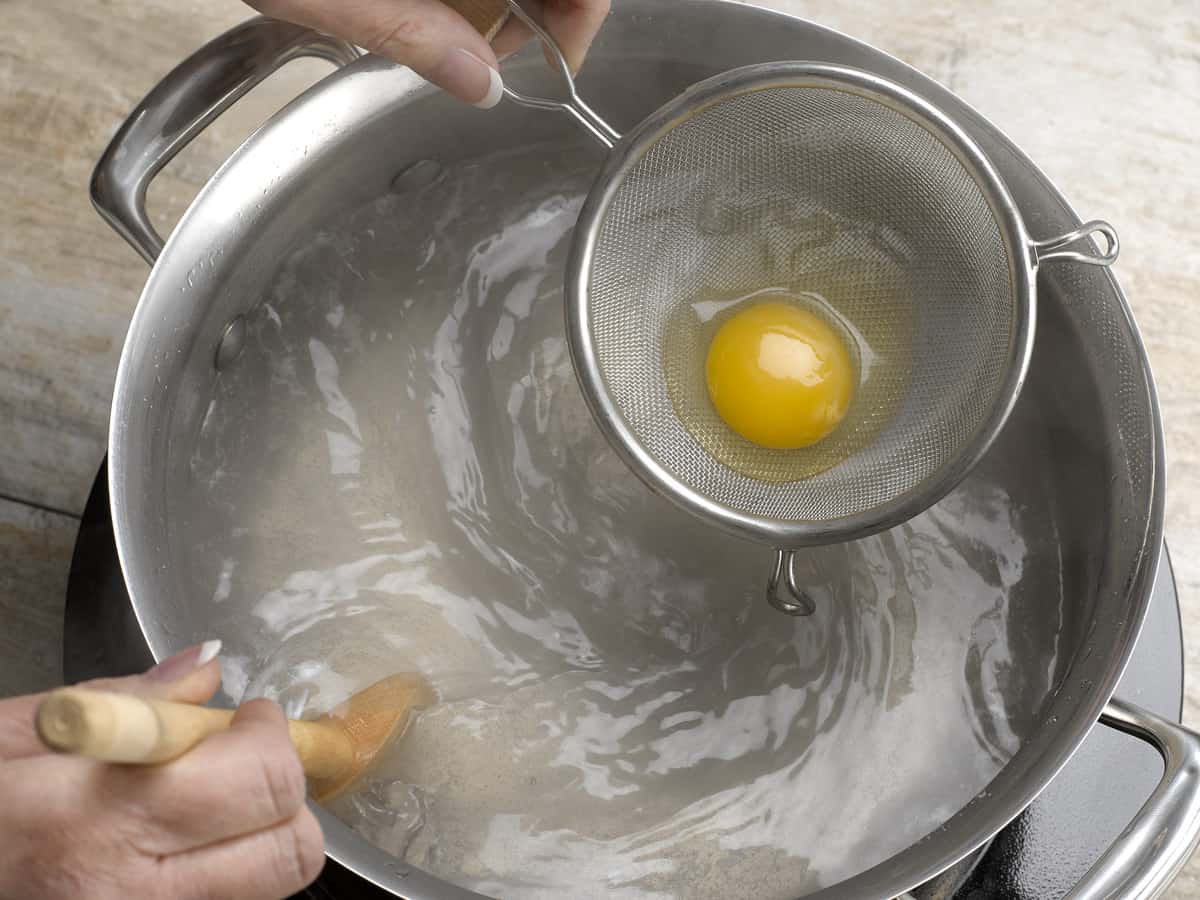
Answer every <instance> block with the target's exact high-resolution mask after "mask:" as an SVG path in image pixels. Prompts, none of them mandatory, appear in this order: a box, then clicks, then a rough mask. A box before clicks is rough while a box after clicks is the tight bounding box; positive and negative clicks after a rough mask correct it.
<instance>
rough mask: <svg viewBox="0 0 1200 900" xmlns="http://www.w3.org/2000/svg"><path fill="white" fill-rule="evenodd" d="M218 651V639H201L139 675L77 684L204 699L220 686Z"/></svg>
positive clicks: (178, 699)
mask: <svg viewBox="0 0 1200 900" xmlns="http://www.w3.org/2000/svg"><path fill="white" fill-rule="evenodd" d="M220 652H221V642H220V641H205V642H204V643H203V644H196V645H194V646H192V647H188V648H187V649H186V650H181V651H179V652H178V653H176V654H175V655H174V656H172V657H170V658H169V659H165V660H163V661H162V662H160V663H159V664H158V665H156V666H154V667H153V668H152V669H150V670H148V671H146V672H144V673H142V674H141V675H133V676H130V677H128V678H97V679H95V680H93V681H85V682H83V684H81V685H80V686H81V687H87V688H93V689H95V690H98V691H120V692H122V693H126V694H137V695H138V696H139V697H153V698H155V699H157V700H174V701H175V702H177V703H207V702H208V701H209V700H211V699H212V696H213V694H215V693H216V692H217V688H219V687H220V686H221V666H220V664H219V663H218V662H217V654H219V653H220Z"/></svg>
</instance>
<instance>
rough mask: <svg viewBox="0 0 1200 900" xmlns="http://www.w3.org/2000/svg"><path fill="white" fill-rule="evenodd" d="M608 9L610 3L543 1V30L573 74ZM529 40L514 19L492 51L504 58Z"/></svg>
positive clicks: (529, 34) (604, 0)
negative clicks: (561, 54)
mask: <svg viewBox="0 0 1200 900" xmlns="http://www.w3.org/2000/svg"><path fill="white" fill-rule="evenodd" d="M609 6H610V3H609V0H546V3H545V5H544V8H543V13H542V18H543V21H544V22H545V26H546V30H547V31H549V32H550V34H551V36H552V37H553V38H554V40H555V41H556V42H557V43H558V46H559V48H560V49H561V50H562V52H563V56H564V57H565V58H566V60H567V65H569V66H570V67H571V71H572V72H578V71H579V70H580V68H581V67H582V66H583V60H584V58H585V57H586V56H587V52H588V50H589V49H590V48H591V46H592V41H593V40H595V38H596V35H597V33H599V31H600V28H601V26H602V25H603V24H604V20H605V18H606V17H607V16H608V11H609ZM530 37H532V32H531V31H530V30H529V28H528V26H526V25H525V23H524V22H522V21H521V20H520V19H517V18H516V17H513V18H511V19H509V21H508V22H507V23H506V24H505V26H504V27H503V28H502V29H500V33H499V34H498V35H496V39H495V40H494V41H492V49H493V50H495V52H496V55H497V56H498V57H499V58H501V59H503V58H504V57H506V56H508V55H510V54H512V53H515V52H516V51H517V50H518V49H520V47H521V46H522V45H523V44H524V43H525V42H526V41H527V40H529V38H530Z"/></svg>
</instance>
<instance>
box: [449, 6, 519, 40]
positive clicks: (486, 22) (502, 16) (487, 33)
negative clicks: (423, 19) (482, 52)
mask: <svg viewBox="0 0 1200 900" xmlns="http://www.w3.org/2000/svg"><path fill="white" fill-rule="evenodd" d="M442 2H443V3H445V4H446V5H447V6H449V7H450V8H451V9H453V10H454V11H455V12H457V13H458V14H459V15H460V16H462V17H463V18H464V19H466V20H467V21H468V22H470V23H471V24H472V25H473V26H474V27H475V30H476V31H478V32H479V33H480V34H482V35H483V36H484V38H485V39H486V40H488V41H490V40H492V38H494V37H495V36H496V34H497V33H498V32H499V31H500V29H501V28H502V27H503V26H504V23H505V22H507V21H508V17H509V15H510V11H509V8H508V3H507V2H506V0H442Z"/></svg>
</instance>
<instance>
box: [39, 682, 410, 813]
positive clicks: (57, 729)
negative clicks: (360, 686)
mask: <svg viewBox="0 0 1200 900" xmlns="http://www.w3.org/2000/svg"><path fill="white" fill-rule="evenodd" d="M431 699H432V692H431V691H430V689H429V685H428V684H427V683H426V681H425V679H424V678H421V677H420V676H419V675H393V676H391V677H390V678H385V679H383V680H382V681H377V682H376V683H375V684H373V685H371V686H370V687H369V688H366V689H365V690H362V691H359V692H358V693H357V694H355V695H354V696H352V697H351V698H350V699H349V700H347V701H346V702H345V703H343V704H342V705H341V706H339V707H337V708H336V709H334V710H333V711H332V712H330V713H328V714H327V715H324V716H321V717H320V718H319V719H315V720H313V721H294V720H293V721H289V722H288V733H289V735H290V736H291V738H292V743H293V744H295V745H296V752H297V753H298V754H299V755H300V761H301V762H302V763H303V764H304V774H305V775H307V776H308V779H309V787H310V788H311V789H312V794H313V797H314V798H315V799H316V800H317V801H318V802H324V801H326V800H329V799H331V798H332V797H334V796H336V795H337V794H340V793H341V792H342V791H344V790H345V789H346V788H348V787H350V786H351V785H352V784H353V783H354V782H355V781H357V780H358V779H359V778H360V777H361V776H362V775H363V774H364V773H365V772H366V771H367V769H368V768H370V766H371V764H372V763H373V762H374V761H375V758H376V756H377V755H378V754H379V751H380V750H381V749H382V748H383V746H384V745H385V744H386V743H387V742H388V741H389V740H391V739H392V738H393V737H397V736H399V735H400V734H402V733H403V731H404V726H405V725H406V724H407V723H408V718H409V712H410V711H411V710H412V709H413V707H417V706H427V705H428V704H429V702H430V700H431ZM232 719H233V710H229V709H210V708H208V707H205V706H195V705H193V704H190V703H172V702H170V701H166V700H148V699H145V698H143V697H135V696H133V695H131V694H114V693H109V692H107V691H92V690H88V689H86V688H76V687H68V688H60V689H58V690H56V691H52V692H51V693H50V694H49V695H47V697H46V699H44V700H43V701H42V702H41V703H40V704H39V706H38V710H37V720H36V721H37V732H38V736H39V737H40V738H41V739H42V742H43V743H44V744H45V745H46V746H47V747H49V748H50V749H51V750H56V751H58V752H60V753H74V754H76V755H78V756H87V757H91V758H92V759H98V760H103V761H105V762H114V763H134V764H153V763H162V762H167V761H169V760H172V759H175V758H176V757H178V756H182V755H183V754H184V753H186V752H187V751H188V750H190V749H191V748H192V747H194V746H196V744H198V743H200V741H202V740H203V739H204V738H205V737H207V736H208V735H210V734H214V733H215V732H218V731H224V730H225V729H226V728H228V727H229V724H230V722H231V721H232Z"/></svg>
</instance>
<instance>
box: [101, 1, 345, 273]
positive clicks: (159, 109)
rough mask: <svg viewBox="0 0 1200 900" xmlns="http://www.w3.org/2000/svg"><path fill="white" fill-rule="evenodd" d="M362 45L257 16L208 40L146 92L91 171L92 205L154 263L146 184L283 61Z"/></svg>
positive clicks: (340, 60) (334, 55)
mask: <svg viewBox="0 0 1200 900" xmlns="http://www.w3.org/2000/svg"><path fill="white" fill-rule="evenodd" d="M359 55H360V54H359V50H358V49H357V48H356V47H354V46H353V45H351V44H348V43H346V42H345V41H341V40H337V39H335V38H331V37H328V36H326V35H323V34H319V33H318V32H316V31H313V30H311V29H308V28H302V27H300V26H298V25H291V24H288V23H285V22H279V21H276V20H274V19H266V18H263V17H256V18H254V19H250V20H248V21H246V22H243V23H242V24H241V25H238V26H236V27H234V28H232V29H230V30H229V31H227V32H225V33H224V34H222V35H220V36H219V37H216V38H214V39H213V40H212V41H210V42H209V43H207V44H205V45H204V46H203V47H201V48H200V49H199V50H197V51H196V52H195V53H193V54H192V55H191V56H189V57H188V58H187V59H185V60H184V61H183V62H181V63H180V64H179V65H178V66H176V67H175V68H174V69H172V70H171V72H170V73H168V74H167V76H166V77H165V78H163V80H162V81H160V82H159V83H158V84H157V85H155V87H154V88H153V89H152V90H151V91H150V93H148V94H147V95H146V97H145V99H143V100H142V102H141V103H139V104H138V106H137V108H136V109H135V110H134V111H133V112H132V113H130V114H129V118H127V119H126V120H125V123H124V124H123V125H121V127H120V128H119V129H118V130H117V133H116V135H115V136H114V137H113V139H112V141H111V142H110V143H109V145H108V148H107V149H106V150H105V151H104V154H103V155H102V156H101V157H100V161H99V162H98V163H97V164H96V169H95V171H94V172H93V173H92V182H91V196H92V204H93V205H94V206H95V207H96V210H97V211H98V212H99V213H100V215H101V216H103V217H104V219H105V221H107V222H108V224H109V225H111V226H112V227H113V228H114V229H115V230H116V232H117V233H118V234H119V235H121V237H123V238H125V240H126V241H128V242H129V243H130V244H131V245H132V246H133V248H134V249H135V250H137V252H138V253H140V254H141V255H142V257H143V258H144V259H145V260H146V262H148V263H150V264H153V263H154V260H155V259H156V258H157V257H158V254H159V253H160V252H161V251H162V247H163V240H162V238H161V237H160V236H159V234H158V232H157V231H155V230H154V226H153V225H151V224H150V219H149V217H148V216H147V215H146V189H147V188H148V187H149V185H150V182H151V181H153V180H154V177H155V176H156V175H157V174H158V173H159V172H160V171H161V170H162V168H163V166H165V165H166V164H167V163H168V162H170V161H171V159H172V158H174V156H175V155H176V154H177V153H178V152H179V151H180V150H182V149H183V148H184V147H186V146H187V145H188V143H190V142H191V140H192V139H193V138H194V137H195V136H196V135H198V134H199V133H200V132H201V131H203V130H204V129H205V128H206V127H208V125H209V123H211V122H212V121H213V120H215V119H216V118H217V117H218V116H219V115H221V113H223V112H224V111H225V110H226V109H228V108H229V107H230V106H232V105H233V104H234V103H235V102H237V101H238V100H239V99H241V98H242V97H243V96H245V94H246V93H247V92H249V91H250V90H251V89H252V88H253V87H254V86H255V85H257V84H259V83H260V82H261V81H263V80H264V79H265V78H266V77H267V76H269V75H270V74H271V73H272V72H274V71H275V70H276V69H278V68H279V67H280V66H282V65H284V64H285V63H288V62H290V61H292V60H294V59H298V58H300V57H303V56H315V57H318V58H320V59H325V60H328V61H329V62H332V63H334V64H336V65H347V64H349V63H351V62H353V61H354V60H355V59H357V58H358V56H359Z"/></svg>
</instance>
